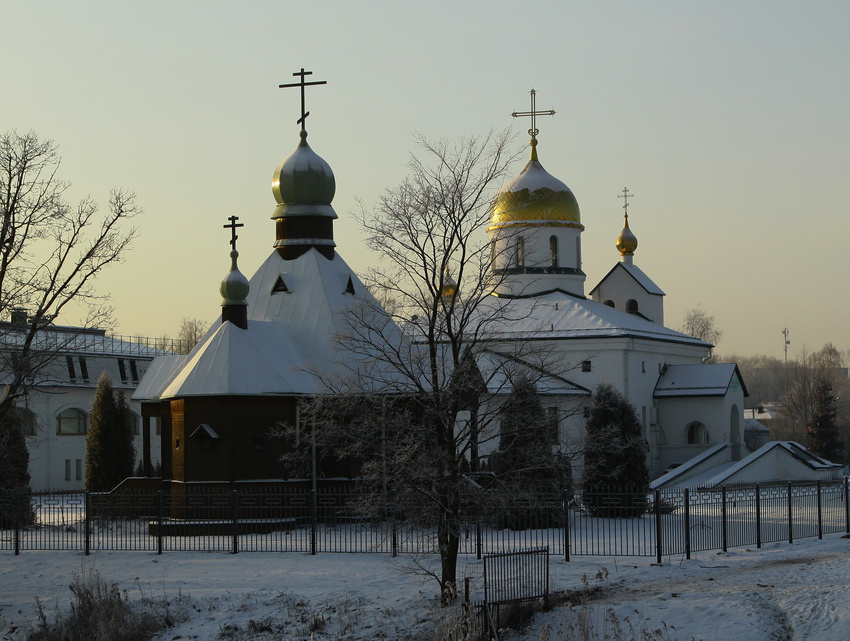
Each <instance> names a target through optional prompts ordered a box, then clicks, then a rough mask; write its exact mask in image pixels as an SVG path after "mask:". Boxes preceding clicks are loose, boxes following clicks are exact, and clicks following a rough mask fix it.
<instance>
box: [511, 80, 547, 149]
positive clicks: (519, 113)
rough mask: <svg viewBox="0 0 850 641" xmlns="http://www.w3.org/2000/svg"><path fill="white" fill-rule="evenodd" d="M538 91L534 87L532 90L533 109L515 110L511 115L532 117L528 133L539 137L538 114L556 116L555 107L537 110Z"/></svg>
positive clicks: (533, 136)
mask: <svg viewBox="0 0 850 641" xmlns="http://www.w3.org/2000/svg"><path fill="white" fill-rule="evenodd" d="M536 96H537V92H536V91H535V90H534V89H532V90H531V111H515V112H513V113H512V114H511V115H512V116H513V117H514V118H520V117H522V116H530V117H531V129H529V130H528V135H529V136H531V137H532V138H537V134H539V133H540V130H539V129H537V116H554V115H555V110H554V109H547V110H546V111H537V99H536Z"/></svg>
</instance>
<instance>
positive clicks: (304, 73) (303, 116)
mask: <svg viewBox="0 0 850 641" xmlns="http://www.w3.org/2000/svg"><path fill="white" fill-rule="evenodd" d="M292 75H293V76H301V82H293V83H292V84H288V85H278V88H279V89H283V88H285V87H301V117H300V118H299V119H298V120H296V121H295V122H296V124H299V125H301V131H306V130H305V121H306V120H307V116H309V115H310V112H309V111H306V110H305V108H304V87H309V86H310V85H326V84H328V81H327V80H316V81H314V82H304V78H305V77H306V76H312V75H313V72H312V71H304V67H301V71H296V72H295V73H293V74H292Z"/></svg>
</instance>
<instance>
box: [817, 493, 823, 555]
mask: <svg viewBox="0 0 850 641" xmlns="http://www.w3.org/2000/svg"><path fill="white" fill-rule="evenodd" d="M818 539H821V540H823V508H821V482H820V479H818Z"/></svg>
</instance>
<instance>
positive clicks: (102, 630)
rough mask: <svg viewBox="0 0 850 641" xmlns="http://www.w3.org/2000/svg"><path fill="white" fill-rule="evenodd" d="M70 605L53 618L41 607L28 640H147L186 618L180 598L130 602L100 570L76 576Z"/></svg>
mask: <svg viewBox="0 0 850 641" xmlns="http://www.w3.org/2000/svg"><path fill="white" fill-rule="evenodd" d="M70 587H71V608H70V610H69V612H68V613H67V614H66V613H63V612H61V611H59V610H58V609H57V611H56V612H55V613H54V614H53V616H52V617H49V616H48V614H47V613H46V612H45V611H44V608H43V607H42V605H41V603H40V602H39V601H38V600H36V604H37V606H38V618H39V622H38V624H37V625H36V627H35V628H33V629H32V630H31V631H30V632H29V633H28V634H27V641H147V640H148V639H150V638H151V637H152V636H153V635H154V634H155V633H156V632H158V631H159V630H162V629H164V628H168V627H171V626H173V625H174V624H175V623H177V622H178V621H181V620H183V619H185V618H186V613H185V609H184V607H183V605H184V604H182V602H181V599H180V598H179V597H178V598H177V599H176V600H168V599H166V598H161V599H153V598H151V597H150V596H147V595H145V594H144V592H143V593H142V598H141V599H139V600H136V601H130V599H129V597H128V595H127V592H126V591H124V592H122V591H121V590H119V589H118V586H117V585H116V584H114V583H112V584H108V583H106V581H104V580H103V578H102V577H101V576H100V573H98V572H97V570H87V571H85V572H83V573H82V574H79V575H76V576H75V577H74V580H73V581H72V583H71V586H70Z"/></svg>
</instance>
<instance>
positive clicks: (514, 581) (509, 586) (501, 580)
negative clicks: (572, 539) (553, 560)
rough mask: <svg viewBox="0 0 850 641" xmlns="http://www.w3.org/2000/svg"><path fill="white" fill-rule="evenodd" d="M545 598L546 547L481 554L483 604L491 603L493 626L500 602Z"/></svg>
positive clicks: (547, 578) (518, 601) (546, 590)
mask: <svg viewBox="0 0 850 641" xmlns="http://www.w3.org/2000/svg"><path fill="white" fill-rule="evenodd" d="M548 598H549V548H548V547H543V548H534V549H531V550H521V551H516V552H502V553H499V554H485V555H484V607H485V608H487V609H488V610H490V608H491V606H494V607H493V608H492V609H493V612H494V613H495V621H494V623H495V627H496V628H497V629H498V628H499V627H500V625H499V615H500V611H501V606H504V605H508V604H515V603H516V604H519V603H524V602H532V601H536V600H538V599H548Z"/></svg>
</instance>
